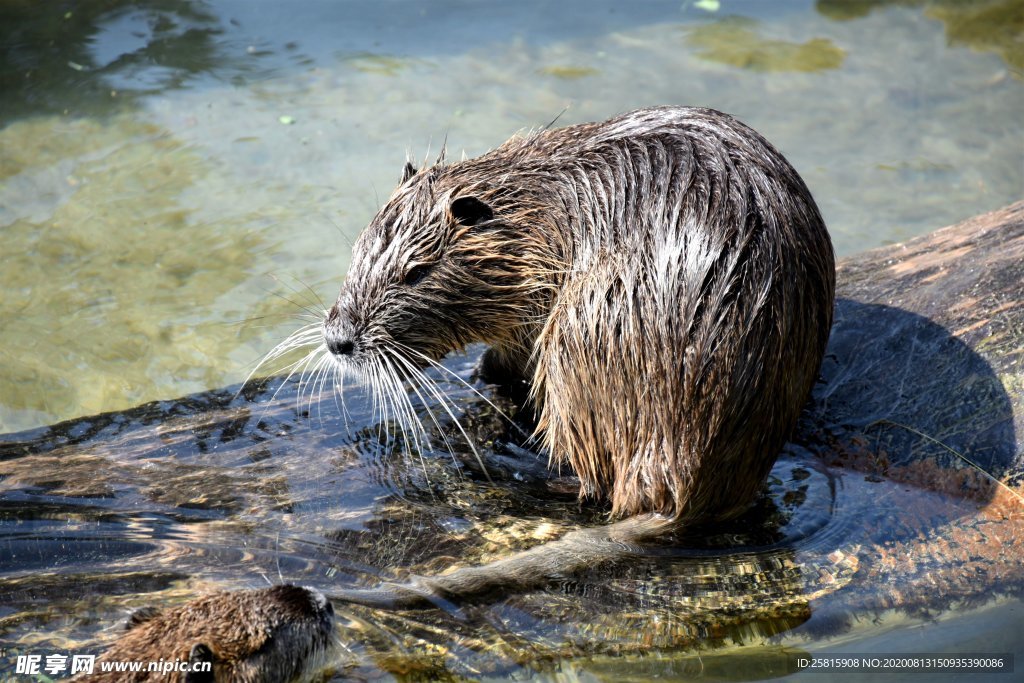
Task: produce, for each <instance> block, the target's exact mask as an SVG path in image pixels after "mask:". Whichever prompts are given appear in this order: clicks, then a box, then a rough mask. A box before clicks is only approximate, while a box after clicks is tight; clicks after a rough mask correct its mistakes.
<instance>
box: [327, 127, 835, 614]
mask: <svg viewBox="0 0 1024 683" xmlns="http://www.w3.org/2000/svg"><path fill="white" fill-rule="evenodd" d="M834 289H835V270H834V257H833V251H832V245H831V241H830V239H829V236H828V232H827V230H826V228H825V225H824V223H823V221H822V219H821V216H820V214H819V212H818V209H817V207H816V205H815V203H814V200H813V199H812V198H811V195H810V192H809V191H808V190H807V187H806V186H805V185H804V183H803V181H802V180H801V178H800V176H799V175H798V174H797V173H796V171H795V170H794V169H793V167H792V166H790V164H789V163H788V162H787V161H786V160H785V158H783V156H782V155H781V154H780V153H779V152H778V151H777V150H776V149H775V148H774V147H772V146H771V144H769V143H768V142H767V141H766V140H765V139H764V138H763V137H761V136H760V135H759V134H758V133H757V132H755V131H754V130H752V129H751V128H749V127H747V126H746V125H744V124H742V123H740V122H738V121H737V120H735V119H734V118H732V117H730V116H728V115H726V114H723V113H721V112H717V111H714V110H710V109H698V108H682V107H659V108H652V109H643V110H639V111H634V112H631V113H628V114H625V115H623V116H619V117H617V118H613V119H611V120H608V121H605V122H601V123H589V124H582V125H576V126H569V127H566V128H561V129H555V130H545V131H541V132H539V133H535V134H532V135H528V136H526V137H522V138H513V139H511V140H509V141H508V142H506V143H505V144H503V145H501V146H500V147H498V148H497V149H495V150H493V151H491V152H488V153H487V154H484V155H482V156H480V157H477V158H474V159H469V160H466V161H462V162H458V163H451V164H445V163H443V161H439V162H438V163H437V164H435V165H432V166H429V167H427V168H423V169H419V170H417V169H415V168H414V167H412V166H411V165H408V164H407V166H406V170H405V173H404V177H403V179H402V182H401V184H400V185H399V186H398V188H397V189H396V190H395V192H394V194H393V195H392V196H391V198H390V199H389V200H388V202H387V203H386V204H385V205H384V207H383V208H382V209H381V210H380V212H379V213H378V214H377V216H376V217H375V218H374V219H373V220H372V221H371V223H370V225H369V226H368V227H367V228H366V229H365V230H364V232H363V233H362V235H360V237H359V239H358V240H357V242H356V244H355V246H354V248H353V252H352V262H351V265H350V267H349V272H348V277H347V278H346V280H345V283H344V286H343V287H342V290H341V293H340V295H339V297H338V300H337V302H336V303H335V304H334V306H333V307H332V308H331V309H330V311H329V313H328V315H327V318H326V320H325V322H324V341H325V346H326V349H327V350H328V351H329V352H330V353H331V354H332V355H333V357H334V359H335V364H336V367H337V368H338V369H339V371H340V372H354V373H357V374H360V375H362V376H364V377H367V378H370V380H371V384H373V385H375V386H376V387H377V388H378V389H382V390H385V391H390V392H392V393H394V392H396V391H397V387H399V386H400V380H402V379H405V380H410V381H412V382H413V383H414V385H416V384H421V383H423V382H424V381H426V380H425V378H424V377H423V375H422V373H421V372H420V369H421V368H423V367H425V366H426V365H428V364H430V363H431V362H433V361H437V360H438V359H440V358H441V357H442V356H444V355H445V354H447V353H448V352H450V351H453V350H455V349H459V348H461V347H464V346H465V345H467V344H469V343H471V342H485V343H487V344H489V345H490V349H489V350H488V351H487V353H486V355H485V357H484V359H483V362H482V365H481V367H482V370H483V371H484V373H485V375H487V376H489V377H490V378H497V379H501V380H502V381H516V380H519V381H523V382H526V383H527V384H528V385H529V387H530V400H531V402H532V403H533V407H534V409H535V410H536V412H537V414H538V416H539V419H538V426H537V431H538V434H539V435H541V436H542V439H543V441H542V443H543V445H544V447H545V448H546V450H547V452H548V454H549V457H550V459H551V462H552V463H567V464H568V465H569V466H571V467H572V469H573V470H574V471H575V473H576V474H577V475H578V476H579V479H580V482H581V490H580V495H581V497H592V498H598V499H605V500H608V501H610V503H611V513H612V515H613V517H616V518H622V517H627V518H629V519H626V520H624V521H622V522H618V523H616V524H612V525H610V526H608V527H605V528H604V529H603V530H586V531H585V532H577V533H576V535H575V536H573V535H572V534H570V535H569V536H567V537H566V538H564V539H562V541H560V542H556V543H553V544H548V545H546V546H543V547H541V548H539V549H534V551H528V552H527V553H524V554H521V555H519V556H516V557H514V558H509V560H503V561H501V562H499V563H495V564H494V565H489V566H488V567H482V568H472V569H468V570H463V571H462V573H461V574H460V575H459V576H458V577H456V578H454V579H449V578H446V577H450V576H452V575H450V574H449V575H443V576H440V577H432V578H421V579H417V580H415V581H413V583H412V584H410V585H409V586H406V587H404V588H403V589H402V590H401V591H397V593H396V589H395V588H394V587H392V588H388V589H385V590H384V593H379V592H378V593H377V594H375V595H373V596H370V595H369V592H364V593H362V594H361V595H364V596H365V597H366V599H365V600H362V601H364V602H370V603H372V604H399V605H403V604H411V603H413V602H416V596H417V595H419V597H420V598H423V597H424V594H425V595H426V597H427V599H431V598H433V597H440V598H445V597H452V596H456V597H458V596H462V595H466V594H469V593H473V592H477V591H479V590H485V589H487V588H489V587H491V586H492V584H494V583H495V582H497V583H499V584H500V583H501V582H504V583H505V584H508V585H512V586H525V585H530V584H532V583H535V582H536V581H538V580H543V579H544V578H545V577H551V576H556V575H558V574H561V573H563V572H564V571H571V570H573V568H574V567H576V566H581V563H583V564H586V563H589V562H591V561H592V559H600V558H601V557H604V555H605V554H606V553H610V554H612V555H614V554H615V551H614V546H616V543H607V542H606V541H609V540H614V541H618V542H626V543H628V542H632V541H636V540H639V539H642V538H645V537H648V536H651V535H656V534H659V533H663V532H664V531H665V530H666V529H670V528H673V527H677V526H679V525H680V524H683V523H690V522H694V521H698V520H699V521H708V520H715V519H724V518H728V517H732V516H735V515H737V514H739V513H740V512H742V511H743V510H744V509H746V508H747V507H748V506H749V504H750V503H751V501H752V500H753V499H754V497H755V496H756V494H757V492H758V490H759V488H760V487H761V485H762V484H763V482H764V479H765V477H766V476H767V474H768V471H769V470H770V468H771V466H772V463H773V462H774V461H775V459H776V456H777V455H778V452H779V450H780V448H781V447H782V445H783V443H784V442H785V440H786V438H787V435H788V434H789V433H790V431H791V430H792V428H793V426H794V424H795V422H796V420H797V417H798V415H799V413H800V410H801V407H802V406H803V404H804V402H805V400H806V399H807V396H808V394H809V392H810V389H811V386H812V384H813V383H814V381H815V378H816V377H817V372H818V368H819V365H820V362H821V358H822V354H823V352H824V349H825V344H826V341H827V339H828V334H829V328H830V326H831V320H832V308H833V298H834ZM421 391H422V393H423V394H424V395H427V396H429V390H427V391H423V390H421ZM389 401H391V402H392V404H393V405H399V406H400V405H403V403H402V400H401V399H399V398H396V397H392V399H389ZM389 401H385V404H386V403H388V402H389ZM398 417H399V419H406V418H403V417H402V416H398ZM407 426H408V427H409V428H412V427H413V425H407ZM584 546H585V547H587V548H590V549H591V550H592V552H591V551H583V550H582V548H583V547H584ZM581 558H582V559H581ZM588 558H590V559H588ZM503 563H504V564H503ZM481 572H482V573H481ZM402 591H406V593H402ZM398 593H402V595H405V597H404V598H403V597H401V596H399V595H398ZM347 597H349V598H351V599H355V600H360V598H359V596H358V595H355V594H353V595H351V596H347Z"/></svg>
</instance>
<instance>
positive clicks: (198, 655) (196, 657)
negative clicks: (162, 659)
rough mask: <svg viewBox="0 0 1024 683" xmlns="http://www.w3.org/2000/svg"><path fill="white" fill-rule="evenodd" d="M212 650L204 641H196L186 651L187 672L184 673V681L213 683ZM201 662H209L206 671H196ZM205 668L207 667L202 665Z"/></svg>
mask: <svg viewBox="0 0 1024 683" xmlns="http://www.w3.org/2000/svg"><path fill="white" fill-rule="evenodd" d="M213 659H214V657H213V650H211V649H210V648H209V646H208V645H207V644H206V643H196V644H195V645H193V646H192V650H191V651H190V652H189V653H188V668H189V671H188V673H186V674H185V683H214V676H213ZM201 662H209V664H210V667H209V669H208V670H206V671H196V668H197V666H196V665H198V664H199V663H201ZM202 668H203V669H206V668H207V667H205V666H204V667H202Z"/></svg>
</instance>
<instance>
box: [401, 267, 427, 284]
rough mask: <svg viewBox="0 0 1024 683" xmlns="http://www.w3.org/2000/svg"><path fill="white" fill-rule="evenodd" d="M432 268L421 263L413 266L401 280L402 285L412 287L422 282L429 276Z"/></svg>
mask: <svg viewBox="0 0 1024 683" xmlns="http://www.w3.org/2000/svg"><path fill="white" fill-rule="evenodd" d="M433 267H434V266H433V265H432V264H430V263H421V264H420V265H418V266H413V267H412V268H410V269H409V272H407V273H406V274H405V278H403V279H402V283H403V284H405V285H406V286H408V287H413V286H415V285H417V284H419V283H420V282H422V281H423V278H425V277H426V276H427V275H429V274H430V270H431V269H432V268H433Z"/></svg>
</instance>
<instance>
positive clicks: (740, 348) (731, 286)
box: [525, 108, 835, 518]
mask: <svg viewBox="0 0 1024 683" xmlns="http://www.w3.org/2000/svg"><path fill="white" fill-rule="evenodd" d="M550 138H551V139H552V140H556V139H561V144H557V143H556V145H555V150H556V151H555V153H554V154H552V155H551V157H552V160H551V162H550V163H551V164H552V175H551V177H552V178H553V179H555V180H556V181H557V182H550V183H549V184H548V187H549V188H553V190H549V192H553V194H554V195H555V197H556V198H555V199H553V200H549V201H553V202H554V203H555V205H557V206H559V208H558V210H557V211H558V212H561V211H564V216H561V217H559V220H560V221H564V223H562V224H563V225H565V226H568V227H569V228H570V229H571V239H572V243H571V249H569V250H567V251H568V254H567V259H566V264H565V265H566V268H565V271H564V272H565V273H566V274H565V275H564V278H563V279H562V281H561V282H559V294H558V296H557V298H556V299H555V300H554V302H553V304H552V308H551V312H550V315H549V316H548V318H547V320H546V323H545V325H544V327H543V328H542V330H541V331H540V333H539V334H538V336H537V339H536V341H535V349H536V352H535V355H534V358H536V363H537V364H536V368H535V369H534V374H533V379H532V381H533V386H534V391H535V395H536V396H537V398H538V402H539V405H540V407H541V410H542V413H541V420H540V429H541V430H543V432H544V434H545V441H546V445H547V447H548V449H549V452H550V453H551V454H552V455H553V456H554V457H556V458H564V459H565V460H566V461H567V462H569V463H570V464H571V465H572V467H573V468H574V470H575V471H576V472H577V474H578V475H579V476H580V478H581V481H582V482H583V486H584V491H583V493H585V494H588V495H596V496H607V497H608V498H610V499H611V502H612V506H613V512H614V513H615V514H617V515H631V514H638V513H642V512H660V513H663V514H666V515H669V516H671V517H674V518H701V517H727V516H731V515H734V514H736V513H738V512H740V511H742V510H743V509H744V508H745V507H746V506H747V505H748V504H749V502H750V501H751V500H753V498H754V496H755V495H756V493H757V491H758V489H759V487H760V486H761V485H762V483H763V481H764V477H765V476H767V473H768V471H769V469H770V468H771V465H772V463H773V462H774V460H775V458H776V456H777V454H778V452H779V450H780V449H781V447H782V445H783V443H784V442H785V439H786V437H787V436H788V434H789V432H790V431H791V430H792V428H793V426H794V425H795V422H796V420H797V417H798V415H799V412H800V410H801V407H802V406H803V404H804V402H805V400H806V398H807V396H808V394H809V392H810V389H811V386H812V385H813V383H814V380H815V378H816V376H817V372H818V367H819V365H820V361H821V357H822V354H823V353H824V349H825V344H826V342H827V339H828V332H829V329H830V327H831V319H832V308H833V298H834V287H835V284H834V277H835V276H834V272H835V271H834V257H833V252H832V246H831V241H830V239H829V236H828V233H827V230H826V229H825V226H824V223H823V221H822V219H821V216H820V213H819V212H818V209H817V207H816V205H815V203H814V200H813V199H812V198H811V195H810V192H809V191H808V190H807V188H806V186H805V184H804V183H803V181H802V180H801V178H800V177H799V175H798V174H797V173H796V171H795V170H794V169H793V168H792V166H791V165H790V164H789V163H788V162H787V161H786V160H785V158H784V157H783V156H782V155H781V154H780V153H779V152H778V151H777V150H775V148H774V147H772V146H771V145H770V144H769V143H768V142H767V141H766V140H765V139H764V138H763V137H761V136H760V135H759V134H758V133H756V132H755V131H753V130H752V129H750V128H748V127H747V126H745V125H743V124H741V123H739V122H738V121H736V120H735V119H732V118H731V117H728V116H726V115H724V114H721V113H719V112H714V111H711V110H701V109H676V108H662V109H654V110H644V111H640V112H635V113H633V114H629V115H626V116H624V117H620V118H618V119H613V120H611V121H609V122H606V123H604V124H596V125H589V126H583V127H580V128H579V129H573V128H569V129H562V130H561V131H553V132H552V133H551V134H550ZM546 142H547V140H545V139H544V138H543V137H542V138H541V139H540V140H539V141H538V142H537V143H535V147H537V148H543V147H544V143H546ZM525 144H529V141H527V142H526V143H525Z"/></svg>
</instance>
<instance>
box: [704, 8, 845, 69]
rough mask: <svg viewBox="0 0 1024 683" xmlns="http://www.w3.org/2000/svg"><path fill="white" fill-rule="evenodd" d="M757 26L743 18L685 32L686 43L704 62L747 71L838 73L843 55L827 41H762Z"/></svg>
mask: <svg viewBox="0 0 1024 683" xmlns="http://www.w3.org/2000/svg"><path fill="white" fill-rule="evenodd" d="M756 26H757V22H755V21H753V20H750V19H746V18H744V17H726V18H724V19H722V20H720V21H716V22H714V23H710V24H704V25H702V26H698V27H696V28H693V29H688V30H687V42H689V44H690V45H691V46H693V47H694V48H696V50H697V55H698V56H699V57H702V58H704V59H707V60H710V61H713V62H720V63H722V64H727V65H729V66H735V67H739V68H741V69H749V70H751V71H827V70H829V69H838V68H839V67H840V66H842V64H843V59H844V58H845V56H846V53H845V52H844V51H843V50H842V48H840V47H838V46H836V45H835V44H834V43H833V42H832V41H831V40H828V39H827V38H812V39H810V40H808V41H807V42H805V43H791V42H788V41H785V40H773V39H769V38H763V37H761V36H759V35H758V34H757V32H756V30H755V29H756Z"/></svg>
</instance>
